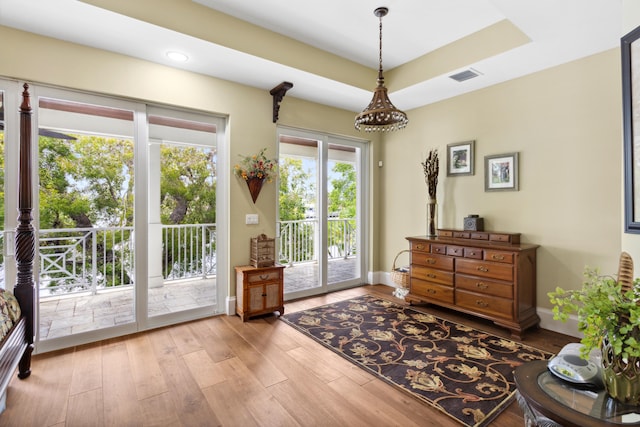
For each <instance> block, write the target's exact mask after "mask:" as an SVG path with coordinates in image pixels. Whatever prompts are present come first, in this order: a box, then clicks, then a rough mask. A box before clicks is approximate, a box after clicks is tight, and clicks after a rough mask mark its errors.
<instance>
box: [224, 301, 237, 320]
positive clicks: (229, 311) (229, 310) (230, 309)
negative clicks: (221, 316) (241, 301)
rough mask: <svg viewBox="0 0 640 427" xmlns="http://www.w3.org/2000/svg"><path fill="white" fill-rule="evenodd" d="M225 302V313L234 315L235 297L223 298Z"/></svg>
mask: <svg viewBox="0 0 640 427" xmlns="http://www.w3.org/2000/svg"><path fill="white" fill-rule="evenodd" d="M225 303H226V304H227V315H228V316H235V315H236V297H227V299H226V300H225Z"/></svg>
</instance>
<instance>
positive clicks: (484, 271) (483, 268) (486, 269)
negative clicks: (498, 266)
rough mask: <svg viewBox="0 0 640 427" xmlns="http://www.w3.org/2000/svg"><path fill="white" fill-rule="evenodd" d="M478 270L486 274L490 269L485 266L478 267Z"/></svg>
mask: <svg viewBox="0 0 640 427" xmlns="http://www.w3.org/2000/svg"><path fill="white" fill-rule="evenodd" d="M477 270H478V271H482V272H483V273H486V272H488V271H489V269H488V268H487V267H483V266H480V267H478V268H477Z"/></svg>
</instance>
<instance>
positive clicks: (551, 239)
mask: <svg viewBox="0 0 640 427" xmlns="http://www.w3.org/2000/svg"><path fill="white" fill-rule="evenodd" d="M619 58H620V56H619V49H613V50H610V51H607V52H604V53H600V54H597V55H594V56H591V57H587V58H584V59H581V60H578V61H574V62H571V63H568V64H565V65H561V66H558V67H555V68H552V69H548V70H546V71H542V72H538V73H535V74H532V75H529V76H525V77H522V78H519V79H516V80H512V81H509V82H506V83H503V84H499V85H496V86H493V87H490V88H487V89H484V90H479V91H476V92H473V93H470V94H466V95H463V96H458V97H456V98H453V99H449V100H446V101H442V102H439V103H436V104H432V105H429V106H426V107H423V108H419V109H416V110H413V111H410V120H411V122H410V124H409V126H408V127H407V128H406V129H405V130H404V131H403V132H401V133H395V134H391V135H389V136H387V137H386V139H385V141H384V143H383V144H382V147H381V157H382V158H383V159H384V160H385V166H384V168H383V169H384V172H383V175H382V177H381V179H380V182H381V186H380V197H381V199H382V202H381V209H380V213H379V215H380V237H379V241H380V247H379V250H380V254H379V255H380V258H381V260H383V263H382V268H383V269H387V270H388V269H390V268H391V263H392V261H393V258H394V256H395V255H396V253H397V252H398V251H399V250H401V249H405V248H406V247H407V242H406V241H405V240H404V237H405V236H410V235H423V234H425V232H426V222H425V217H426V208H425V204H426V200H427V196H426V191H427V190H426V184H425V183H424V175H423V173H422V167H421V165H420V161H421V159H424V158H425V157H426V154H427V153H428V151H429V149H431V148H437V149H438V151H439V154H440V158H441V163H440V180H439V184H438V202H439V218H440V226H442V227H457V228H462V221H463V218H464V217H465V216H467V215H468V214H479V215H481V216H482V217H484V219H485V229H490V230H500V231H509V232H520V233H522V239H523V241H525V242H529V243H536V244H539V245H540V248H539V250H538V291H537V296H538V306H539V307H547V308H549V307H550V304H549V302H548V299H547V297H546V293H547V292H548V291H550V290H551V289H553V288H555V287H556V286H563V287H579V286H580V284H581V282H582V272H583V269H584V267H585V265H589V266H598V267H600V268H601V269H602V271H603V272H607V273H612V274H615V273H616V272H617V261H618V256H619V253H620V247H621V232H620V230H621V227H622V224H621V217H620V209H621V194H620V174H621V167H622V163H621V158H622V144H621V138H622V134H621V126H620V122H621V114H622V113H621V108H622V107H621V105H622V98H621V83H620V64H619V63H620V59H619ZM466 140H475V141H476V146H475V148H476V157H475V175H473V176H458V177H447V174H446V148H447V144H450V143H456V142H461V141H466ZM510 152H518V153H519V156H520V162H519V172H520V173H519V178H520V190H519V191H509V192H507V191H504V192H485V191H484V156H486V155H493V154H501V153H510Z"/></svg>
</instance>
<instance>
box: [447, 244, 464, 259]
mask: <svg viewBox="0 0 640 427" xmlns="http://www.w3.org/2000/svg"><path fill="white" fill-rule="evenodd" d="M447 255H451V256H462V255H464V248H463V247H462V246H452V245H449V246H447Z"/></svg>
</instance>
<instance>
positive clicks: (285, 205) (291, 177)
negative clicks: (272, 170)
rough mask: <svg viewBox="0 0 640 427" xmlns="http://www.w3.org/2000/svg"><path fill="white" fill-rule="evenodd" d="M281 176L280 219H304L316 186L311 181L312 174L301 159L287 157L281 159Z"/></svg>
mask: <svg viewBox="0 0 640 427" xmlns="http://www.w3.org/2000/svg"><path fill="white" fill-rule="evenodd" d="M279 176H280V192H279V216H280V221H294V220H299V219H304V218H305V211H306V206H307V205H308V204H309V202H310V200H309V198H310V197H311V195H312V194H313V193H314V187H315V185H314V184H313V183H312V182H311V178H312V176H311V174H310V173H309V172H308V171H305V170H304V168H303V166H302V160H301V159H294V158H291V157H285V158H282V159H280V172H279Z"/></svg>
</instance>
